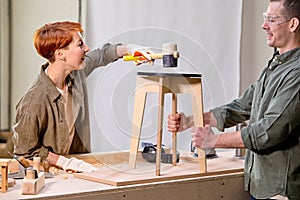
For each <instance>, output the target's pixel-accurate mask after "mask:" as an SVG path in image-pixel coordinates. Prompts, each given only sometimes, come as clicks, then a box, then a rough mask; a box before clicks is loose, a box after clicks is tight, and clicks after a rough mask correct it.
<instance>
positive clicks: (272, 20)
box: [263, 12, 290, 26]
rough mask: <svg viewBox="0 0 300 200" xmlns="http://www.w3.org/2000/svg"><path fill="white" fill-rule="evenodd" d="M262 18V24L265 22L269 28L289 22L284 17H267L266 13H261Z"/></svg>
mask: <svg viewBox="0 0 300 200" xmlns="http://www.w3.org/2000/svg"><path fill="white" fill-rule="evenodd" d="M263 18H264V22H266V23H267V24H269V25H270V26H277V25H280V24H283V23H285V22H288V21H290V20H287V19H286V18H285V17H282V16H279V15H269V14H267V13H266V12H264V13H263Z"/></svg>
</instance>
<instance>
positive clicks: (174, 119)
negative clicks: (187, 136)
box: [168, 113, 194, 132]
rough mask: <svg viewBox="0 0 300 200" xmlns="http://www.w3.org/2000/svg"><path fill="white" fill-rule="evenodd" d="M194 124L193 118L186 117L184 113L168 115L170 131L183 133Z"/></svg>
mask: <svg viewBox="0 0 300 200" xmlns="http://www.w3.org/2000/svg"><path fill="white" fill-rule="evenodd" d="M193 124H194V121H193V117H192V116H189V117H186V116H185V114H184V113H176V114H175V115H168V131H169V132H181V131H184V130H186V129H188V128H190V127H192V126H193Z"/></svg>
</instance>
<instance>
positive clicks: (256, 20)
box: [240, 0, 273, 93]
mask: <svg viewBox="0 0 300 200" xmlns="http://www.w3.org/2000/svg"><path fill="white" fill-rule="evenodd" d="M268 3H269V1H268V0H264V1H262V0H254V1H253V0H244V5H243V29H242V38H241V39H242V41H241V47H242V48H241V82H240V93H242V92H243V91H245V90H246V89H247V88H248V87H249V86H250V84H251V83H253V82H254V81H255V80H256V79H257V78H258V76H259V74H260V73H261V71H262V69H263V68H264V67H265V66H266V63H267V61H268V60H269V59H270V58H271V57H272V52H273V49H272V48H270V47H268V45H267V39H266V33H265V31H264V30H263V29H262V28H261V25H262V22H263V17H262V13H263V12H265V11H266V9H267V6H268Z"/></svg>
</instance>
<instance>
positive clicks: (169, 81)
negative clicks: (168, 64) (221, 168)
mask: <svg viewBox="0 0 300 200" xmlns="http://www.w3.org/2000/svg"><path fill="white" fill-rule="evenodd" d="M201 78H202V75H201V74H199V73H180V72H171V73H170V72H146V71H139V72H137V79H136V91H135V100H134V111H133V120H132V123H133V124H132V136H131V143H130V154H129V168H135V167H136V159H137V152H138V147H139V142H140V134H141V127H142V121H143V115H144V109H145V103H146V96H147V93H149V92H151V93H152V92H156V93H158V96H159V98H158V106H159V109H158V130H157V152H156V175H157V176H159V175H160V161H161V145H162V125H163V116H164V113H163V107H164V96H165V94H167V93H171V94H172V113H173V114H175V113H176V112H177V94H179V93H182V94H190V95H191V101H192V110H193V117H194V125H195V126H196V127H198V126H203V103H202V101H203V100H202V83H201ZM176 143H177V138H176V132H173V133H172V153H173V159H172V161H173V165H176V145H177V144H176ZM198 158H199V167H200V172H206V155H205V151H204V150H200V149H199V150H198Z"/></svg>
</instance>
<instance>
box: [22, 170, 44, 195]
mask: <svg viewBox="0 0 300 200" xmlns="http://www.w3.org/2000/svg"><path fill="white" fill-rule="evenodd" d="M44 185H45V173H44V172H40V173H38V178H37V179H28V178H26V177H25V178H24V179H23V182H22V194H37V193H38V192H39V191H40V190H41V189H42V188H43V187H44Z"/></svg>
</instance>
